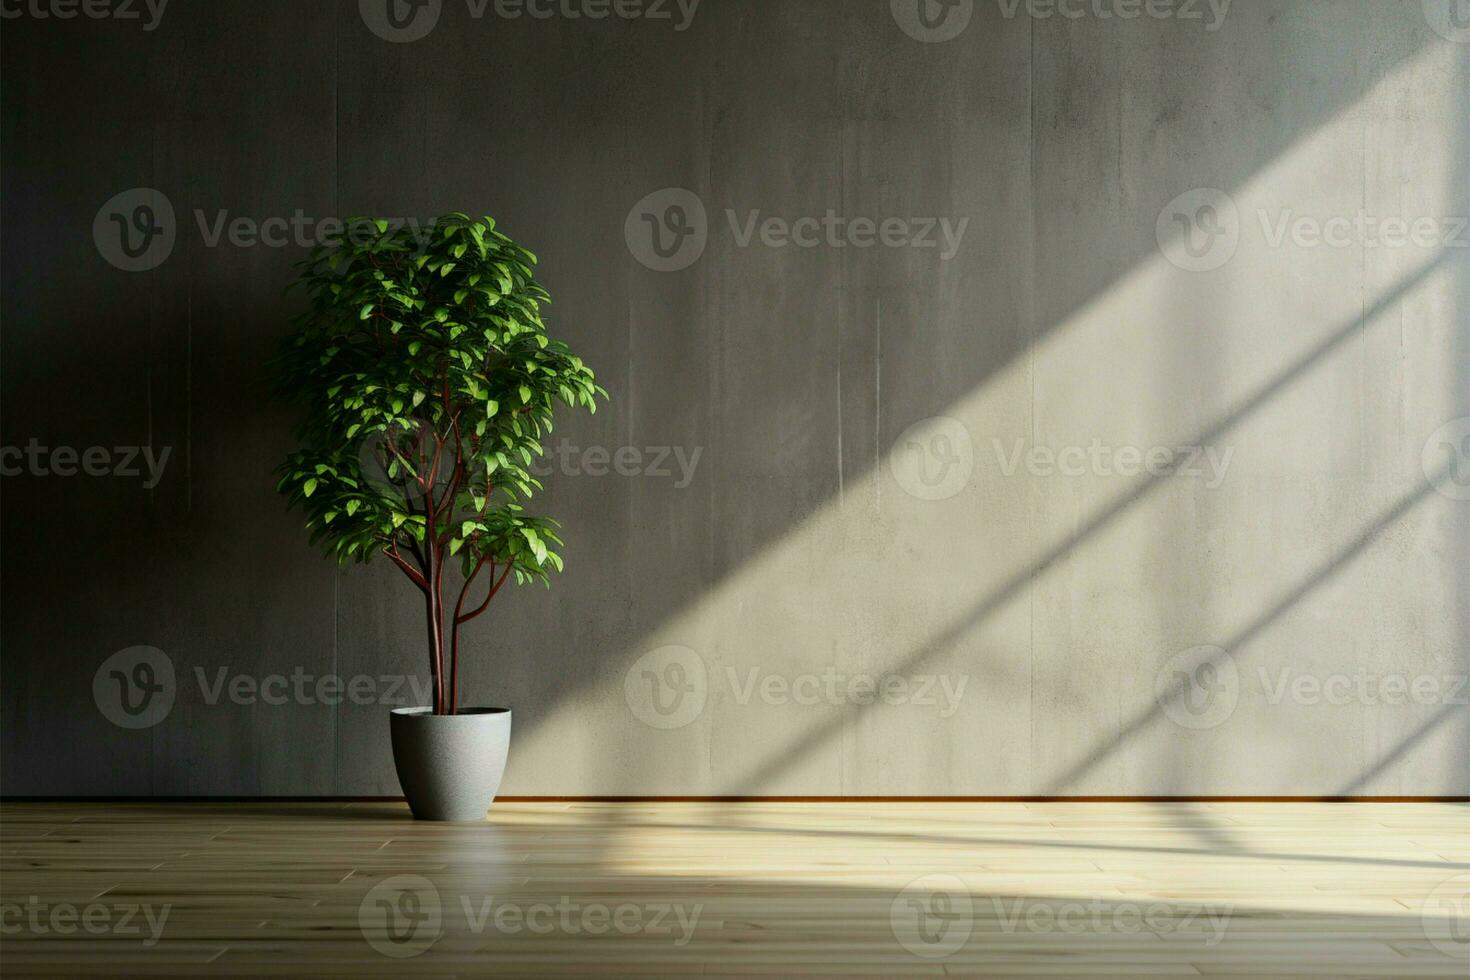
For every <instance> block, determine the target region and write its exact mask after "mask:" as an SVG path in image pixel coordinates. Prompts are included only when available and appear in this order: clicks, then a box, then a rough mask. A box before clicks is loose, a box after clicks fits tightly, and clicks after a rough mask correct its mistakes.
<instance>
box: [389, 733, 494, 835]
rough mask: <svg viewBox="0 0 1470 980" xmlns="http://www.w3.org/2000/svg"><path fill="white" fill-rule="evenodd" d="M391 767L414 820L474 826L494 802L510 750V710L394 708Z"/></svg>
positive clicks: (482, 818)
mask: <svg viewBox="0 0 1470 980" xmlns="http://www.w3.org/2000/svg"><path fill="white" fill-rule="evenodd" d="M389 717H390V721H389V724H390V725H391V726H392V735H393V765H394V766H395V767H396V768H397V769H398V784H399V785H400V786H402V787H403V795H404V796H405V797H407V798H408V806H409V808H410V809H411V810H413V815H414V817H415V818H416V819H419V820H450V821H455V822H470V821H474V822H478V821H481V820H484V819H485V813H486V811H487V810H489V809H490V804H491V803H492V802H494V800H495V793H496V791H497V790H498V789H500V777H501V776H502V775H504V773H505V756H506V753H507V751H509V749H510V709H509V708H466V709H464V710H463V711H461V712H460V713H459V714H457V715H436V714H434V713H433V710H432V709H430V708H394V709H393V714H392V715H391V716H389Z"/></svg>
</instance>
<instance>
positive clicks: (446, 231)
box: [276, 214, 607, 820]
mask: <svg viewBox="0 0 1470 980" xmlns="http://www.w3.org/2000/svg"><path fill="white" fill-rule="evenodd" d="M535 263H536V257H535V256H534V255H533V254H532V253H531V252H529V251H527V250H526V249H524V248H522V247H521V246H519V245H517V244H516V243H515V242H514V241H512V240H511V239H510V238H508V237H506V236H505V235H503V234H501V233H500V232H499V231H497V230H496V228H495V222H494V221H493V220H492V219H490V218H488V217H487V218H482V219H479V220H474V219H471V218H470V217H468V216H467V215H464V214H452V215H448V216H446V217H443V218H440V219H439V220H438V221H436V222H435V223H434V224H433V225H431V226H429V228H427V229H423V228H420V227H418V226H406V225H394V224H393V223H390V222H388V221H385V220H381V219H375V220H368V219H353V220H351V221H348V222H346V224H345V226H344V228H343V231H342V233H341V234H339V235H336V236H334V237H333V238H332V239H331V240H329V241H328V242H326V243H325V244H322V245H318V246H317V247H315V248H314V249H312V251H311V253H310V254H309V256H308V257H307V258H306V260H305V261H303V262H302V263H301V267H300V268H301V272H300V276H299V278H298V281H297V285H299V286H301V287H303V288H304V290H305V292H306V296H307V300H308V307H307V309H306V310H305V312H303V313H301V314H300V315H299V316H297V317H296V318H295V319H294V320H293V329H292V331H291V334H290V336H289V337H288V338H287V339H286V341H285V344H284V345H283V348H282V351H281V354H280V356H279V357H278V359H277V371H276V373H277V380H278V382H279V383H280V385H281V387H282V389H283V390H284V391H285V392H286V393H287V394H288V395H289V396H291V397H293V398H294V399H296V400H298V401H299V402H300V403H302V406H303V408H304V411H303V414H302V417H301V420H300V423H299V425H298V428H297V434H298V436H299V440H300V447H299V448H298V449H297V450H296V451H295V452H293V453H291V455H290V456H289V457H288V458H287V460H286V462H285V463H284V464H283V466H282V467H281V469H280V473H281V480H280V483H279V485H278V489H279V490H280V492H282V493H283V494H285V495H286V496H287V497H288V498H289V500H290V502H291V504H292V505H293V506H294V505H300V507H301V508H302V510H303V511H304V512H305V516H306V526H307V528H308V529H310V531H311V532H312V539H313V540H314V541H315V542H317V543H319V544H320V545H321V546H322V547H323V548H324V549H325V551H326V553H327V554H328V555H330V556H332V557H334V558H336V559H337V561H338V562H340V563H343V564H346V563H347V562H349V561H356V562H366V561H369V560H370V559H372V558H375V557H378V556H382V557H384V558H386V559H387V560H388V561H390V562H392V564H393V565H394V566H396V567H397V568H398V570H399V571H400V572H402V573H403V575H404V576H405V577H406V578H407V579H408V581H409V582H410V583H412V585H413V586H414V588H416V589H417V590H418V592H419V593H420V595H421V597H422V600H423V604H424V615H425V625H426V630H425V635H426V639H427V643H426V653H427V655H428V662H429V675H430V679H431V682H432V689H433V704H431V705H423V706H420V707H413V708H397V709H394V710H393V712H392V713H391V715H390V723H391V734H392V743H393V760H394V763H395V766H396V767H397V770H398V780H399V782H400V784H401V785H402V786H403V792H404V795H405V796H406V797H407V799H408V802H409V805H410V807H411V808H412V810H413V813H414V816H415V817H418V818H419V819H427V820H483V819H484V817H485V813H486V810H487V809H488V808H489V805H490V803H491V802H492V801H493V800H494V798H495V793H496V790H497V789H498V787H499V783H500V777H501V775H502V773H503V772H504V769H505V758H506V752H507V750H508V747H509V742H510V724H511V712H510V710H509V709H508V708H488V707H464V706H463V705H462V703H461V701H460V690H459V676H460V669H459V668H460V658H461V657H462V656H463V655H464V654H465V653H466V650H465V649H464V647H463V646H462V645H461V638H460V629H461V627H463V626H464V625H465V624H467V623H469V622H470V621H471V620H473V619H475V618H476V617H478V616H480V615H481V614H483V613H484V612H485V610H486V609H487V608H488V606H489V604H490V601H491V600H492V599H493V598H495V596H496V595H497V594H498V593H499V592H500V589H501V587H502V586H504V585H505V583H506V582H507V581H511V580H514V581H515V582H516V583H517V584H520V583H525V582H532V581H537V580H539V581H541V582H543V583H546V584H547V585H549V584H550V580H549V575H550V573H551V572H552V571H560V570H561V567H562V560H561V558H560V557H559V556H558V555H557V553H556V552H555V551H554V550H552V549H553V548H554V547H557V546H559V545H560V544H561V539H560V538H558V537H557V534H556V528H557V526H558V525H557V523H556V522H555V521H552V520H550V519H547V518H538V517H531V516H529V515H527V514H526V513H525V512H524V511H523V509H522V506H523V503H524V502H525V501H526V500H527V499H528V498H529V497H530V496H531V495H532V493H533V492H534V491H536V490H539V489H540V488H541V484H540V483H539V482H538V481H537V480H536V479H535V477H533V476H532V475H531V473H530V472H529V467H530V465H531V461H532V459H533V458H534V457H536V456H538V455H540V454H541V452H542V449H541V438H542V437H543V436H544V435H545V434H546V433H548V432H550V431H551V424H552V409H553V405H554V404H555V402H556V401H557V400H558V399H560V400H561V401H562V402H563V403H565V404H566V405H568V406H571V407H583V408H586V409H588V410H589V411H596V401H595V400H596V398H597V397H598V396H601V397H604V398H605V397H607V392H606V391H604V390H603V389H602V388H601V387H600V386H598V385H597V384H596V382H595V381H594V379H593V374H592V371H591V370H590V369H589V368H588V367H587V366H586V365H585V364H583V363H582V361H581V359H580V358H578V357H576V356H575V355H573V354H572V352H571V351H570V350H569V349H568V348H567V346H566V344H564V343H562V342H560V341H556V340H552V339H551V338H550V337H548V336H547V333H546V325H545V323H544V322H543V321H542V319H541V312H540V309H541V305H542V304H543V303H546V302H548V300H549V296H548V295H547V293H546V291H545V290H544V289H542V288H541V286H540V285H539V284H538V283H537V282H536V280H535V277H534V276H533V274H532V267H533V266H534V265H535ZM446 585H447V586H448V588H447V589H446ZM446 639H447V642H446Z"/></svg>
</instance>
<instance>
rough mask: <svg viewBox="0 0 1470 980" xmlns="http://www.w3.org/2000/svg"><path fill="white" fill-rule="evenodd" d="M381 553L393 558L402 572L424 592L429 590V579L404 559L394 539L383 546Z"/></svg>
mask: <svg viewBox="0 0 1470 980" xmlns="http://www.w3.org/2000/svg"><path fill="white" fill-rule="evenodd" d="M383 554H385V555H387V556H388V557H389V558H391V559H393V564H395V565H397V566H398V567H399V568H400V569H402V571H403V574H405V575H407V576H408V577H409V578H410V579H411V580H412V581H413V584H414V585H417V586H418V587H419V588H420V589H422V590H423V591H424V592H428V591H429V580H428V579H427V578H425V577H424V574H423V573H422V572H420V571H419V570H418V569H417V568H414V567H413V566H412V565H410V564H409V563H408V562H407V561H406V560H404V557H403V556H402V555H400V554H399V553H398V543H397V542H396V541H394V542H391V543H389V544H388V545H387V546H386V547H385V548H383Z"/></svg>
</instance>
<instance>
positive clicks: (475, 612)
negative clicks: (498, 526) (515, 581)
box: [455, 558, 516, 623]
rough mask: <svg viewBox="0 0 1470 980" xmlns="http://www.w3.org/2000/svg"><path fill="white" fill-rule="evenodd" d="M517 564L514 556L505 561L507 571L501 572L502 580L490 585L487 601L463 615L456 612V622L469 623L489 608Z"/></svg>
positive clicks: (492, 573)
mask: <svg viewBox="0 0 1470 980" xmlns="http://www.w3.org/2000/svg"><path fill="white" fill-rule="evenodd" d="M515 565H516V560H515V559H514V558H512V559H511V560H510V561H508V562H506V563H505V571H503V572H501V573H500V581H498V582H496V583H495V584H494V585H493V586H491V587H490V594H489V595H487V596H485V601H484V602H482V603H480V605H479V607H478V608H476V609H474V610H472V611H470V612H467V613H465V614H464V615H463V616H460V615H458V614H456V615H455V622H456V623H468V622H469V621H470V620H472V619H474V618H475V617H476V616H479V615H480V614H481V613H483V612H484V611H485V610H486V609H487V608H489V606H490V600H491V599H494V598H495V593H497V592H499V591H500V587H501V586H502V585H504V584H505V578H506V576H507V575H509V574H510V570H511V569H512V568H514V567H515ZM490 574H491V575H492V576H493V575H494V574H495V573H494V572H491V573H490Z"/></svg>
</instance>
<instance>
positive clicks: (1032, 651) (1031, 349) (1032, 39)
mask: <svg viewBox="0 0 1470 980" xmlns="http://www.w3.org/2000/svg"><path fill="white" fill-rule="evenodd" d="M1028 21H1029V23H1028V24H1027V53H1026V105H1027V109H1028V113H1027V115H1028V117H1029V119H1030V125H1029V127H1028V128H1029V130H1030V131H1029V132H1028V133H1027V134H1026V136H1027V140H1026V144H1027V146H1028V148H1029V154H1030V161H1029V163H1030V171H1031V194H1030V200H1031V215H1030V219H1031V284H1030V287H1029V288H1030V293H1031V296H1030V303H1029V306H1030V309H1029V311H1028V313H1029V320H1030V322H1029V324H1028V327H1027V334H1028V337H1027V344H1026V375H1027V388H1028V394H1029V397H1030V401H1031V444H1032V445H1035V444H1036V341H1037V325H1038V324H1039V323H1040V317H1039V316H1038V314H1037V304H1038V302H1039V299H1038V296H1039V294H1038V291H1037V288H1036V287H1037V275H1038V273H1037V247H1036V246H1037V239H1038V237H1039V231H1038V223H1037V220H1036V147H1037V137H1036V18H1035V17H1031V18H1028ZM1032 528H1033V530H1034V529H1035V518H1034V515H1033V518H1032ZM1026 619H1027V628H1026V647H1027V657H1026V672H1027V677H1026V728H1027V733H1028V734H1027V738H1026V755H1027V757H1028V758H1030V760H1031V766H1030V770H1031V772H1032V773H1033V775H1034V774H1035V772H1036V573H1035V572H1032V574H1031V582H1030V584H1029V585H1028V586H1027V589H1026Z"/></svg>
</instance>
